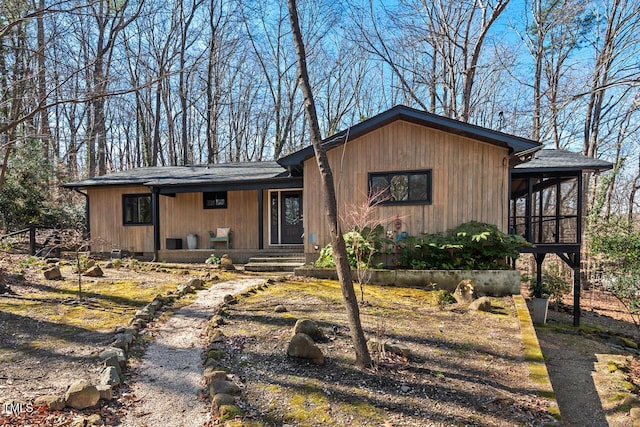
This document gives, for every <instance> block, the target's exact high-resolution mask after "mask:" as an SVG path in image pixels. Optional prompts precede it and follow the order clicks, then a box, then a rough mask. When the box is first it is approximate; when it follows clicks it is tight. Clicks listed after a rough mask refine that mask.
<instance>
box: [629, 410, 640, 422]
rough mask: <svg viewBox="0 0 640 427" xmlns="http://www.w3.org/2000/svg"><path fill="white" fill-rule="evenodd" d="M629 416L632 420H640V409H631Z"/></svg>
mask: <svg viewBox="0 0 640 427" xmlns="http://www.w3.org/2000/svg"><path fill="white" fill-rule="evenodd" d="M629 415H630V416H631V419H632V420H640V408H631V411H629Z"/></svg>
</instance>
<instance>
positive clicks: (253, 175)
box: [64, 161, 287, 188]
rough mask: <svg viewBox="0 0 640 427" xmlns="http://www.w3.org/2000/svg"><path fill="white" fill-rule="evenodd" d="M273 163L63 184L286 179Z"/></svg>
mask: <svg viewBox="0 0 640 427" xmlns="http://www.w3.org/2000/svg"><path fill="white" fill-rule="evenodd" d="M286 176H287V173H286V170H285V169H284V168H283V167H282V166H280V165H279V164H278V163H276V162H275V161H268V162H244V163H221V164H215V165H208V166H158V167H148V168H137V169H130V170H126V171H122V172H115V173H111V174H108V175H103V176H96V177H94V178H89V179H85V180H82V181H76V182H71V183H68V184H65V185H64V187H67V188H85V187H96V186H109V185H146V186H150V187H169V186H189V185H204V184H216V183H238V182H251V181H255V182H261V181H268V180H275V179H278V178H282V177H286Z"/></svg>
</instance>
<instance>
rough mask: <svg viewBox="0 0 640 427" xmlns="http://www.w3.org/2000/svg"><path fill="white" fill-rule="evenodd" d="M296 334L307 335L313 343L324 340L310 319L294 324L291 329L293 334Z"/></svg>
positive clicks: (320, 331) (315, 324)
mask: <svg viewBox="0 0 640 427" xmlns="http://www.w3.org/2000/svg"><path fill="white" fill-rule="evenodd" d="M298 333H302V334H306V335H309V336H310V337H311V339H312V340H314V341H315V342H318V341H325V340H326V337H325V336H324V333H323V332H322V330H321V329H320V328H319V327H318V324H317V323H316V322H314V321H313V320H311V319H299V320H298V321H297V322H296V325H295V326H294V327H293V334H294V335H295V334H298Z"/></svg>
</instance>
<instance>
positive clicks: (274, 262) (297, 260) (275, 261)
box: [244, 256, 304, 272]
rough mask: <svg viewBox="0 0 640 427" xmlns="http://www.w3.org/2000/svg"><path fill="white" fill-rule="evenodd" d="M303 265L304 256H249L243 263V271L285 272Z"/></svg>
mask: <svg viewBox="0 0 640 427" xmlns="http://www.w3.org/2000/svg"><path fill="white" fill-rule="evenodd" d="M302 265H304V257H299V256H281V257H251V258H250V259H249V262H248V263H247V264H245V266H244V269H245V271H257V272H286V271H290V272H293V270H294V269H295V268H297V267H300V266H302Z"/></svg>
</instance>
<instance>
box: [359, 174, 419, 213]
mask: <svg viewBox="0 0 640 427" xmlns="http://www.w3.org/2000/svg"><path fill="white" fill-rule="evenodd" d="M369 195H370V197H371V198H372V204H384V205H394V204H430V203H431V170H420V171H407V172H404V171H403V172H371V173H369Z"/></svg>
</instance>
